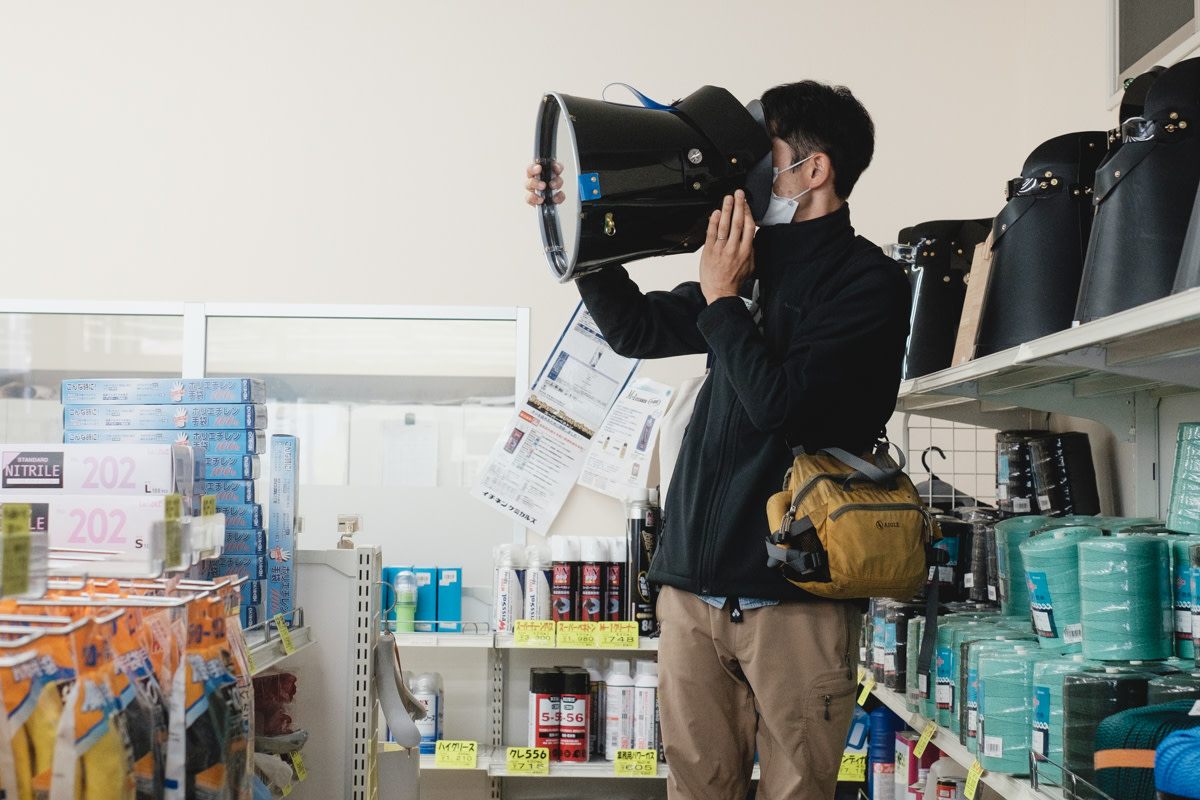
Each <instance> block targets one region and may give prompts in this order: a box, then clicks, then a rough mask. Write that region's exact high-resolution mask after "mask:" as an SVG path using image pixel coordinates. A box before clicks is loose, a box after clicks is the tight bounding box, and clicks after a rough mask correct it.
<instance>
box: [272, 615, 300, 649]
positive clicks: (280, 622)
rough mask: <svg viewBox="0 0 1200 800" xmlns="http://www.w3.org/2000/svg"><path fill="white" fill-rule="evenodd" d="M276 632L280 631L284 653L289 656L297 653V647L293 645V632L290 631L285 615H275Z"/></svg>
mask: <svg viewBox="0 0 1200 800" xmlns="http://www.w3.org/2000/svg"><path fill="white" fill-rule="evenodd" d="M275 630H277V631H279V641H280V642H281V643H282V644H283V652H284V653H285V654H287V655H289V656H290V655H291V654H292V653H294V652H296V646H295V645H294V644H292V632H291V631H290V630H288V626H287V623H286V622H285V621H284V619H283V614H276V615H275Z"/></svg>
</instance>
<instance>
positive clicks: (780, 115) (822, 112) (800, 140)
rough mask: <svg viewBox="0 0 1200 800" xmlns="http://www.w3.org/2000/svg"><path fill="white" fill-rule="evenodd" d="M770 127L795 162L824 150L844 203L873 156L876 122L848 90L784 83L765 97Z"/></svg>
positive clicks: (840, 87) (835, 87) (811, 83)
mask: <svg viewBox="0 0 1200 800" xmlns="http://www.w3.org/2000/svg"><path fill="white" fill-rule="evenodd" d="M762 104H763V111H764V113H765V114H766V118H767V129H768V130H769V131H770V132H771V135H772V136H776V137H778V138H780V139H782V140H784V141H785V142H787V143H788V146H789V147H791V148H792V152H793V153H794V154H795V156H796V160H797V161H799V160H800V159H802V158H804V157H805V156H808V155H810V154H812V153H815V152H817V151H820V152H822V153H825V154H826V155H828V156H829V160H830V161H831V162H833V174H834V182H833V191H834V193H835V194H837V196H838V197H840V198H841V199H843V200H845V199H846V198H847V197H849V196H850V190H851V189H853V188H854V184H855V183H857V182H858V177H859V176H860V175H862V173H863V170H865V169H866V168H867V165H868V164H870V163H871V156H872V155H874V153H875V123H873V122H871V115H870V114H868V113H867V109H865V108H863V104H862V103H860V102H858V99H857V98H856V97H855V96H854V95H853V94H851V93H850V90H849V89H847V88H846V87H845V86H829V85H827V84H824V83H819V82H817V81H800V82H799V83H785V84H782V85H780V86H776V87H775V88H773V89H768V90H767V92H766V93H765V94H764V95H763V96H762Z"/></svg>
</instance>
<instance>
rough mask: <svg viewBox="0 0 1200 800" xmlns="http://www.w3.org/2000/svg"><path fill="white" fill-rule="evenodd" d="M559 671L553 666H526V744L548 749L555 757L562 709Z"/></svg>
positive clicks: (561, 684) (556, 759) (557, 753)
mask: <svg viewBox="0 0 1200 800" xmlns="http://www.w3.org/2000/svg"><path fill="white" fill-rule="evenodd" d="M562 690H563V674H562V673H561V672H559V671H558V670H557V669H555V668H553V667H534V668H533V669H531V670H529V746H530V747H544V748H546V749H547V750H549V751H550V760H551V761H558V760H559V759H560V757H561V751H560V750H559V725H560V715H561V713H562V705H561V704H562Z"/></svg>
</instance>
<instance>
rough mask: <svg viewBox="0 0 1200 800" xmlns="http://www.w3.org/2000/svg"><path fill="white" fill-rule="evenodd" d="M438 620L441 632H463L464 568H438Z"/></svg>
mask: <svg viewBox="0 0 1200 800" xmlns="http://www.w3.org/2000/svg"><path fill="white" fill-rule="evenodd" d="M437 578H438V580H437V620H438V630H439V631H443V632H446V631H450V632H459V631H461V630H462V568H460V567H438V571H437Z"/></svg>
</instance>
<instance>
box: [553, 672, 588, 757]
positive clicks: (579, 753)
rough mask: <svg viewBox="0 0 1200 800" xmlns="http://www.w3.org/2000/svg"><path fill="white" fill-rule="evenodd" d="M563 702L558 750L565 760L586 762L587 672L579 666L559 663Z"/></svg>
mask: <svg viewBox="0 0 1200 800" xmlns="http://www.w3.org/2000/svg"><path fill="white" fill-rule="evenodd" d="M559 671H560V672H561V674H562V676H563V677H562V702H561V703H560V708H561V713H560V714H559V729H558V730H559V733H558V740H559V750H560V752H561V753H562V756H561V758H562V760H563V761H565V762H570V763H576V764H585V763H587V760H588V727H589V725H588V706H589V701H590V691H591V690H590V688H589V683H590V681H589V679H588V672H587V670H586V669H580V668H579V667H559Z"/></svg>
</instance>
